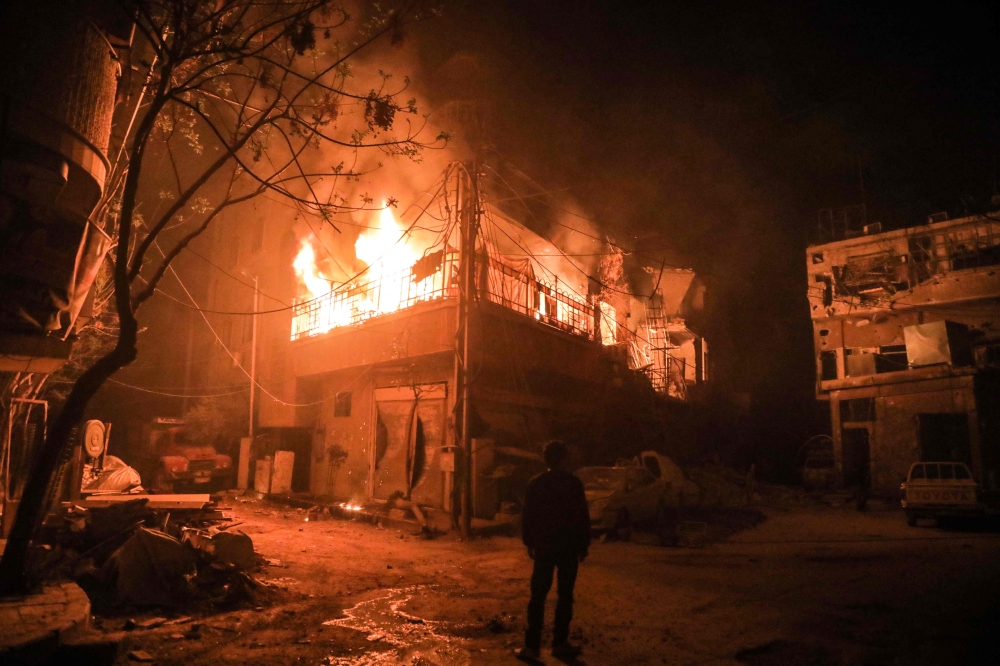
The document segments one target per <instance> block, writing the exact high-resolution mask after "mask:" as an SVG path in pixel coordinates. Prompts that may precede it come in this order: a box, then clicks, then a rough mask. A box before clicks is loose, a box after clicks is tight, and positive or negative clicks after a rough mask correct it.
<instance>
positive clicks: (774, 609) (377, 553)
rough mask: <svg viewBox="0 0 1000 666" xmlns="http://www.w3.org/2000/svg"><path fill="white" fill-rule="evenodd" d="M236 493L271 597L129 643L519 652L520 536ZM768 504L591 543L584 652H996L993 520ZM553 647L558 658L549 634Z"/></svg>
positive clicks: (357, 656)
mask: <svg viewBox="0 0 1000 666" xmlns="http://www.w3.org/2000/svg"><path fill="white" fill-rule="evenodd" d="M233 504H234V516H233V520H234V522H242V523H243V524H242V525H240V526H239V527H238V529H242V530H244V531H245V532H246V533H247V534H249V535H250V536H251V537H252V538H253V540H254V543H255V546H256V549H257V551H258V553H260V554H262V555H263V556H264V557H266V558H270V560H271V561H272V566H267V567H265V568H264V569H262V570H261V572H260V573H259V574H258V577H259V578H261V579H264V580H268V581H271V582H272V583H273V584H274V585H276V586H280V588H283V589H282V590H280V591H279V592H278V598H277V600H276V602H275V604H274V605H272V606H267V607H262V608H259V609H256V610H241V611H234V612H230V613H222V614H215V615H206V616H197V615H195V614H194V613H192V612H191V611H190V609H185V610H184V611H183V613H185V614H189V615H193V616H194V617H193V619H191V620H190V621H185V622H183V623H181V624H173V625H166V626H160V627H158V628H153V629H148V630H143V629H135V630H134V631H131V632H129V633H128V634H127V635H126V636H127V637H126V639H125V647H126V649H124V650H123V651H122V654H123V655H124V654H126V653H128V652H129V651H133V650H142V651H145V652H146V653H148V654H149V655H150V656H152V657H153V658H154V659H155V660H156V662H157V663H158V664H185V665H188V666H195V665H197V664H220V663H234V664H236V663H246V664H338V665H345V666H346V665H348V664H357V665H373V666H374V665H382V664H420V665H425V666H428V665H430V664H438V665H440V666H451V665H457V664H511V663H516V662H515V660H514V657H513V650H514V649H515V648H516V647H518V646H519V645H520V642H521V640H522V631H523V622H524V609H525V605H526V603H527V592H528V577H529V575H530V572H531V562H530V560H529V559H528V557H527V555H526V554H525V552H524V549H523V548H522V547H521V544H520V542H519V540H517V539H515V538H511V537H489V538H479V539H475V540H473V541H472V542H470V543H463V542H461V541H459V540H458V539H457V538H456V537H454V536H451V535H446V536H440V537H438V538H436V539H433V540H424V539H420V538H417V537H414V536H411V535H410V534H408V533H406V532H402V531H399V530H396V529H383V528H379V527H375V526H372V525H367V524H361V523H352V522H342V521H337V520H327V521H320V522H306V521H305V518H304V516H305V514H304V513H302V512H298V511H296V510H295V509H289V508H287V507H284V506H279V505H272V504H266V503H263V504H262V503H260V502H255V501H245V502H242V501H241V502H237V501H234V502H233ZM764 512H765V513H766V514H767V516H768V519H767V520H766V521H765V522H763V523H761V524H760V525H758V526H757V527H755V528H751V529H748V530H745V531H743V532H740V533H738V534H736V535H734V536H732V537H730V538H729V539H728V540H727V541H725V542H722V543H716V544H711V545H707V546H705V547H702V548H676V549H673V548H661V547H657V546H655V545H652V543H644V542H645V541H647V540H648V539H646V538H644V537H643V535H637V537H636V540H637V542H632V543H621V542H611V543H603V542H597V543H594V544H593V546H592V548H591V552H590V557H589V558H588V559H587V560H586V562H585V563H584V565H583V566H582V567H581V569H580V577H579V581H578V584H577V590H576V608H575V617H574V621H573V633H572V640H574V641H575V642H579V643H580V644H582V645H583V647H584V654H583V656H582V658H581V659H580V662H579V663H586V664H594V665H597V664H735V663H745V664H758V665H765V664H775V665H777V664H819V665H826V664H830V665H834V664H980V663H997V658H998V655H1000V650H998V648H997V646H996V643H995V641H994V640H993V636H995V635H996V630H997V629H998V628H1000V613H998V607H997V601H996V600H997V599H998V598H1000V573H998V571H997V569H996V565H995V562H996V561H997V556H998V554H1000V537H998V536H997V535H995V534H993V533H990V532H958V531H947V530H943V529H940V528H937V527H933V526H920V527H917V528H908V527H907V526H906V524H905V521H904V520H903V516H902V513H901V512H900V511H898V510H889V509H881V510H878V509H873V510H872V511H870V512H867V513H857V512H856V511H854V510H853V508H850V509H848V508H831V507H825V506H810V507H808V508H795V509H791V510H786V509H764ZM279 563H280V565H279ZM273 565H279V566H273ZM553 594H554V593H553ZM552 601H553V597H550V603H549V605H548V607H547V623H548V624H550V623H551V613H552V608H553V606H554V603H552ZM157 614H159V615H164V614H163V612H162V611H158V612H157ZM128 617H133V618H135V619H137V620H140V621H141V619H140V616H136V615H131V616H122V617H113V618H102V619H100V620H98V625H99V627H101V628H102V630H104V631H107V632H117V631H120V630H121V628H122V625H123V623H124V622H125V620H126V619H127V618H128ZM142 617H152V615H144V616H142ZM194 624H200V625H202V626H201V628H200V630H197V631H194V632H191V633H193V635H194V636H195V638H191V633H189V631H188V628H189V627H190V625H194ZM185 633H188V637H187V638H185V636H184V635H185ZM547 638H548V637H545V639H547ZM124 658H125V657H123V659H124ZM543 659H544V660H546V662H547V663H557V662H556V661H555V660H554V659H553V658H552V657H551V656H549V655H547V654H546V653H545V651H544V650H543ZM123 663H124V662H123Z"/></svg>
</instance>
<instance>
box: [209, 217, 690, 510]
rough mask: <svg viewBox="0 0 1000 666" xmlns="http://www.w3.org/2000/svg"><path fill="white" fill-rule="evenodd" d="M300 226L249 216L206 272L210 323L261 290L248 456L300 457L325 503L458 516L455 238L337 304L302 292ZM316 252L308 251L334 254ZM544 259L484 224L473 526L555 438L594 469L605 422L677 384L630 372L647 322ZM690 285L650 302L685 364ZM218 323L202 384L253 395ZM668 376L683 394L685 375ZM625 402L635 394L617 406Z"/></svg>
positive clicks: (373, 278)
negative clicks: (235, 387) (629, 343)
mask: <svg viewBox="0 0 1000 666" xmlns="http://www.w3.org/2000/svg"><path fill="white" fill-rule="evenodd" d="M291 217H292V214H291V213H290V212H289V210H288V209H287V208H286V207H283V206H282V205H281V204H280V203H277V202H273V201H270V200H267V199H265V200H261V201H257V202H255V203H254V205H253V209H252V212H251V211H250V210H246V211H241V212H240V213H239V214H238V215H237V214H234V215H231V216H230V217H228V218H226V219H220V221H219V225H218V227H217V228H216V229H215V230H214V232H213V233H214V239H213V241H212V247H211V250H210V252H211V255H212V257H213V259H214V260H215V261H216V262H218V264H219V266H220V267H221V268H223V269H224V270H225V273H222V272H221V271H215V272H213V277H212V279H211V280H210V286H209V295H208V299H209V302H208V306H207V309H209V310H214V311H220V312H243V313H246V312H247V311H250V310H251V308H252V307H253V305H252V304H253V289H252V288H251V287H249V286H248V285H252V284H253V281H254V279H256V280H257V285H258V289H259V292H260V293H259V295H258V306H257V307H258V309H259V311H260V312H261V313H262V314H260V315H258V317H257V319H258V325H257V334H256V351H257V353H256V371H255V372H256V379H257V382H258V384H259V386H260V390H259V391H258V393H257V405H256V414H257V416H256V424H257V432H258V433H259V437H258V440H259V441H255V443H254V446H255V453H254V455H255V456H262V455H265V454H266V453H267V452H269V451H272V450H277V449H284V450H294V451H295V453H296V474H295V476H294V478H293V488H294V489H295V490H298V491H303V492H305V491H308V492H309V493H311V494H313V495H316V496H326V497H333V498H338V499H342V500H353V501H368V500H375V501H385V500H388V499H390V498H392V497H400V496H401V497H403V498H405V499H409V500H412V501H414V502H418V503H420V504H421V505H423V506H425V507H431V508H436V509H440V510H442V511H450V510H454V508H455V506H456V504H455V503H456V501H457V495H456V492H455V488H456V487H457V486H458V485H460V478H459V476H458V475H459V474H460V473H461V470H462V469H463V468H464V461H463V460H462V459H461V455H462V453H461V451H460V450H459V446H458V443H459V441H460V437H459V432H458V430H457V425H456V424H457V423H459V424H460V422H461V421H460V419H457V418H456V414H457V413H458V412H459V411H460V410H461V404H460V400H459V395H458V394H459V392H458V386H459V383H458V369H459V368H458V358H459V356H460V355H459V353H458V352H459V346H458V344H457V342H458V338H459V312H458V306H459V299H458V295H459V292H458V271H459V263H460V262H459V256H458V250H457V246H458V243H457V241H456V239H455V237H454V235H453V234H452V233H451V231H449V230H447V229H445V230H443V232H442V234H440V235H439V237H438V239H437V242H436V243H433V244H429V245H426V246H425V247H424V248H423V249H422V254H421V255H419V258H418V260H416V261H414V262H412V263H408V262H407V263H405V265H402V266H396V267H394V270H391V271H390V270H388V267H386V266H380V267H378V268H377V269H376V268H370V269H369V270H367V271H366V272H364V273H363V274H362V275H361V276H359V277H357V278H355V279H353V280H349V281H347V282H346V283H342V284H339V285H337V286H336V288H334V289H332V290H330V289H329V285H326V286H324V285H321V286H320V287H321V288H320V289H319V291H318V292H315V293H313V294H312V295H303V293H302V282H303V277H302V274H303V270H304V269H303V266H302V265H301V263H300V262H301V261H302V260H303V256H304V255H303V253H302V252H303V248H305V247H306V245H307V243H304V242H303V237H302V235H301V234H299V235H296V233H295V232H293V228H294V224H293V223H292V221H291ZM299 231H301V229H300V230H299ZM363 233H370V232H363ZM310 242H312V243H313V245H312V248H313V249H310V250H309V252H313V251H314V250H315V252H316V254H321V253H322V252H325V251H327V249H330V250H332V251H334V252H335V251H336V250H335V249H334V248H332V247H329V246H322V247H321V244H320V243H319V242H318V241H310ZM546 247H547V248H548V251H549V252H551V253H552V254H556V253H557V250H556V249H555V248H554V247H553V246H552V245H551V243H549V242H548V241H546V240H545V239H543V238H541V237H540V236H538V235H537V234H535V233H534V232H532V231H531V230H529V229H527V228H526V227H524V226H523V225H520V224H519V223H517V222H515V221H513V220H511V219H509V218H506V217H505V216H503V215H502V214H501V213H500V212H499V211H497V210H494V209H487V210H486V211H484V213H483V214H482V221H481V229H480V234H479V243H478V244H477V247H476V252H475V293H474V294H473V307H472V313H471V315H470V329H469V330H470V344H469V350H470V351H469V354H470V360H469V373H470V376H471V389H470V391H471V400H470V413H471V416H470V418H469V429H470V436H471V437H472V438H473V440H474V441H473V446H472V449H473V453H472V461H471V468H472V469H473V470H474V474H473V483H472V485H473V493H472V495H473V502H472V504H473V511H474V515H476V516H477V517H483V518H491V517H493V516H494V515H495V514H496V513H498V512H501V511H505V510H510V509H511V508H512V507H515V506H516V505H517V504H518V501H519V492H520V489H522V488H523V486H524V485H525V484H526V482H527V480H528V479H529V478H530V477H531V476H532V475H534V474H536V473H537V472H539V471H541V470H542V469H543V465H542V460H541V455H540V453H541V444H542V443H543V442H545V441H546V440H548V439H550V438H553V437H563V438H565V439H567V440H568V441H569V442H570V443H571V445H572V447H573V449H574V455H575V456H576V459H577V462H583V461H584V460H588V459H590V458H589V457H588V456H598V455H600V454H598V453H595V451H597V450H598V449H599V448H600V443H599V442H596V440H597V439H599V438H600V437H601V433H602V432H606V431H607V430H608V429H609V428H610V426H609V425H608V424H609V422H610V420H611V419H614V418H621V419H625V418H628V414H629V410H630V409H632V408H635V407H637V406H638V405H639V403H641V402H642V401H644V400H645V401H648V402H649V403H650V404H651V405H652V406H651V407H650V408H651V409H661V408H664V406H665V405H667V404H668V403H669V402H670V399H668V398H667V391H666V385H664V386H663V387H662V388H663V390H662V391H661V392H659V393H658V392H657V391H656V390H654V386H653V384H652V383H651V378H650V376H649V373H648V372H646V371H647V370H648V368H643V367H640V366H637V364H636V363H635V362H634V360H633V359H632V357H631V355H630V353H629V351H628V349H627V348H626V346H625V345H624V344H622V343H621V341H622V338H623V337H624V336H625V335H626V333H628V332H630V334H631V335H632V336H633V337H635V335H636V325H635V324H634V323H633V324H632V325H631V327H630V325H629V318H630V317H632V316H638V310H637V311H636V314H635V315H631V314H630V313H628V312H626V311H622V312H618V313H616V314H614V315H612V316H610V317H609V316H608V310H607V308H606V307H605V308H604V309H602V307H601V302H600V300H599V298H598V297H596V296H594V295H589V294H587V292H586V278H584V279H583V280H582V281H583V284H582V285H580V284H573V283H572V281H571V280H570V279H567V278H566V277H564V276H561V275H560V274H558V273H556V272H554V271H552V270H550V269H549V268H548V267H547V265H551V264H547V263H546V261H545V260H544V259H538V258H537V257H538V254H537V253H538V252H540V248H542V249H545V248H546ZM317 248H318V249H317ZM342 249H343V248H341V250H342ZM307 254H308V253H307ZM341 262H342V263H344V264H345V265H347V260H345V259H341ZM295 266H298V268H295ZM307 281H308V280H307ZM680 282H682V283H683V284H682V285H678V286H677V287H676V288H672V287H670V288H668V284H669V285H672V284H673V282H671V279H670V278H665V279H664V280H663V286H662V288H661V290H660V292H658V293H662V292H663V291H664V290H667V291H668V293H669V294H670V299H669V301H670V302H669V303H668V304H667V305H666V307H664V306H663V303H664V301H665V300H666V299H664V298H663V297H661V298H659V299H657V300H656V303H657V304H658V305H659V306H660V309H661V311H662V318H663V323H664V324H667V323H668V321H667V320H668V318H672V319H670V321H669V324H670V325H672V326H673V327H674V329H676V331H674V337H673V338H671V339H669V340H668V342H670V341H672V342H671V344H672V347H673V349H672V350H671V351H672V353H673V355H674V358H678V359H679V358H683V354H684V353H686V352H687V351H688V347H690V351H691V352H692V354H693V353H694V351H695V345H694V342H693V335H691V334H689V335H688V337H686V338H684V337H682V336H681V332H682V329H683V330H684V331H687V330H688V329H687V328H686V326H684V320H683V318H682V314H683V313H689V312H694V311H696V310H697V309H698V308H699V307H700V301H699V299H700V298H701V296H700V292H699V288H698V287H697V284H696V283H697V280H696V278H695V276H694V275H693V273H690V271H688V272H687V273H685V275H684V276H683V279H681V280H680ZM674 292H677V293H674ZM286 306H290V307H286ZM668 310H669V312H668ZM209 316H210V321H211V322H212V328H213V331H212V338H213V339H210V340H208V341H207V344H210V345H213V346H215V347H224V348H225V349H226V351H227V352H228V353H226V354H220V353H215V354H214V356H213V359H214V360H213V361H212V362H211V363H210V364H208V366H206V367H205V368H204V369H203V370H204V372H203V374H206V373H207V374H210V375H211V376H212V377H213V380H212V383H214V384H219V385H221V384H226V383H227V378H228V380H230V381H231V382H232V383H237V382H239V381H241V380H242V381H246V372H247V370H248V369H249V359H250V357H251V354H252V346H253V342H254V336H253V334H252V325H251V321H250V318H249V317H246V316H238V315H225V314H215V315H209ZM651 321H652V320H651ZM639 328H640V329H642V330H640V331H639V337H640V338H648V335H649V334H648V333H646V332H644V331H645V328H647V324H646V322H645V321H643V322H642V324H641V326H640V327H639ZM671 330H672V329H671ZM612 331H615V332H614V333H612ZM699 340H700V337H699ZM699 344H700V343H699ZM698 349H699V351H698V353H699V354H704V351H703V350H704V347H699V348H698ZM202 353H204V354H205V355H206V356H208V355H209V354H208V353H205V352H202ZM677 363H678V366H679V367H682V372H685V373H686V374H687V377H688V379H689V380H690V382H691V383H692V384H693V383H695V381H696V375H695V372H696V368H697V372H703V370H702V368H701V366H699V364H698V363H697V362H696V361H695V357H694V356H692V357H691V359H690V361H689V362H686V361H685V362H680V361H678V362H677ZM675 375H676V377H675V378H676V379H677V380H678V381H680V382H682V383H684V382H685V376H684V374H678V373H675ZM698 381H700V380H698ZM684 385H685V386H686V384H684ZM630 392H631V393H630ZM632 394H635V395H636V396H640V398H636V399H631V398H627V397H626V398H623V399H621V400H619V398H622V396H627V395H632ZM616 401H617V402H616ZM623 402H624V403H628V406H627V407H626V408H624V409H622V408H621V407H620V404H621V403H623ZM674 402H679V400H676V399H675V400H674ZM653 403H655V404H653ZM612 405H614V406H612ZM667 408H669V407H667ZM618 430H619V431H621V430H622V429H621V428H618ZM636 445H637V446H638V445H639V444H638V440H637V444H636ZM611 460H612V461H613V460H614V458H612V459H611Z"/></svg>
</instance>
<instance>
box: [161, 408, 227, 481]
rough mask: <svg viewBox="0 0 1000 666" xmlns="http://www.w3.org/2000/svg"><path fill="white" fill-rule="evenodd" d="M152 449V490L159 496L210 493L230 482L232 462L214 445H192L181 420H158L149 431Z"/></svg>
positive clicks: (197, 443) (199, 443)
mask: <svg viewBox="0 0 1000 666" xmlns="http://www.w3.org/2000/svg"><path fill="white" fill-rule="evenodd" d="M148 436H149V444H148V446H149V448H150V450H151V451H153V452H154V453H155V456H156V469H155V471H154V472H153V483H152V490H153V491H154V492H157V493H172V492H177V490H178V487H179V486H182V485H183V486H186V487H185V490H194V491H197V492H203V493H204V492H211V491H214V490H218V489H220V488H223V487H226V485H227V484H228V483H229V482H230V481H231V477H232V472H233V469H232V468H233V459H232V458H231V457H229V456H227V455H225V454H222V453H218V452H217V451H216V450H215V447H214V446H212V445H211V444H206V443H202V442H193V441H190V439H189V438H188V435H187V433H186V432H185V428H184V422H183V421H181V420H179V419H168V418H158V419H156V420H155V421H154V423H153V424H152V427H151V428H150V430H149V435H148Z"/></svg>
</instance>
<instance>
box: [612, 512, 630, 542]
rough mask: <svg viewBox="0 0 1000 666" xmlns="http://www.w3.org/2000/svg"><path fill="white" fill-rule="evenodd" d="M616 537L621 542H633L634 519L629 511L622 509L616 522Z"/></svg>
mask: <svg viewBox="0 0 1000 666" xmlns="http://www.w3.org/2000/svg"><path fill="white" fill-rule="evenodd" d="M615 536H617V537H618V540H619V541H631V540H632V519H631V518H630V517H629V515H628V509H621V510H620V511H619V512H618V517H617V518H616V520H615Z"/></svg>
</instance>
